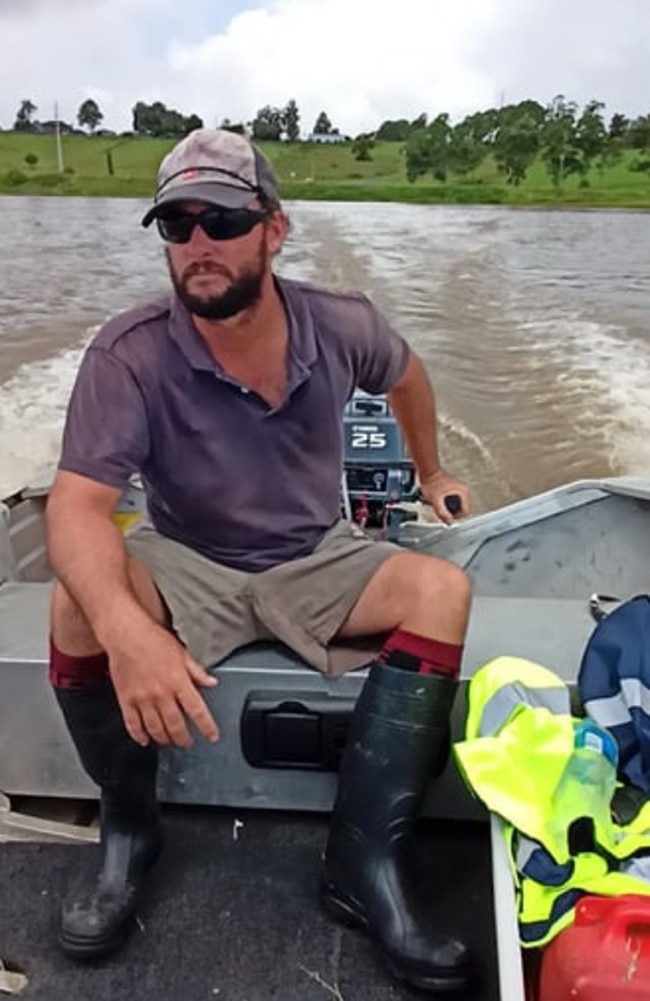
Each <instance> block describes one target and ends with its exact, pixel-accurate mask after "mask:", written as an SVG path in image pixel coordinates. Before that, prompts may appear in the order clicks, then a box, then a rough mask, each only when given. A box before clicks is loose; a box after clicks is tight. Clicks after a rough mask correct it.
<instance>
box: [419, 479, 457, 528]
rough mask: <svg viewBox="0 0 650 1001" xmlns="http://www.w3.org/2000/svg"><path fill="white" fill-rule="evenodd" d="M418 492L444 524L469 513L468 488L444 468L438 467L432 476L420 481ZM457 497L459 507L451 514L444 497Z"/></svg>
mask: <svg viewBox="0 0 650 1001" xmlns="http://www.w3.org/2000/svg"><path fill="white" fill-rule="evenodd" d="M420 493H421V494H422V498H423V500H424V501H425V502H426V503H427V504H430V505H431V507H432V508H433V510H434V511H435V513H436V514H437V516H438V518H440V520H441V521H444V523H445V525H451V523H452V522H453V521H455V519H456V518H464V517H466V516H467V515H468V514H469V490H468V488H467V487H466V486H465V484H464V483H461V482H460V480H456V479H454V477H453V476H449V474H448V473H446V472H445V471H444V469H439V470H438V472H437V473H434V474H433V476H429V477H427V479H426V480H423V481H422V482H421V483H420ZM452 496H456V497H458V499H459V501H460V508H459V510H458V511H455V512H454V513H453V514H452V513H451V511H449V510H448V508H447V507H446V506H445V497H452Z"/></svg>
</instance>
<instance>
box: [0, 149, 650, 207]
mask: <svg viewBox="0 0 650 1001" xmlns="http://www.w3.org/2000/svg"><path fill="white" fill-rule="evenodd" d="M61 143H62V152H63V163H64V168H65V169H64V172H63V173H59V171H58V163H57V149H56V141H55V138H54V136H44V135H24V134H21V133H15V132H0V194H38V195H42V194H53V195H82V196H92V195H103V196H119V197H129V196H133V197H148V196H149V195H151V193H152V191H153V189H154V186H155V176H156V171H157V167H158V163H159V162H160V160H161V158H162V157H163V156H164V154H165V153H166V152H167V151H168V150H169V149H171V147H172V146H173V145H174V140H171V139H144V138H140V137H135V136H134V137H123V138H119V137H99V136H98V137H94V136H64V137H62V140H61ZM261 146H262V149H263V150H264V152H265V153H266V154H267V156H268V157H269V159H270V160H271V161H272V163H273V165H274V167H275V170H276V172H277V175H278V178H279V181H280V187H281V191H282V194H283V197H284V198H286V199H328V200H352V201H405V202H406V201H408V202H448V203H455V204H470V203H485V204H504V205H546V206H553V205H557V206H562V205H566V206H585V207H588V206H602V207H605V206H608V207H618V208H650V178H649V177H648V176H647V175H644V174H640V173H634V172H631V171H630V170H629V169H628V167H629V163H630V161H631V160H632V158H633V154H631V153H628V154H627V155H626V157H625V159H624V160H622V161H621V162H620V163H619V164H617V165H616V166H614V167H610V168H608V169H607V170H605V171H603V172H602V173H599V172H597V171H596V170H594V171H593V172H592V175H591V176H590V178H589V186H588V187H580V185H579V183H578V181H577V179H574V178H572V179H570V180H569V181H567V183H566V184H565V186H564V188H563V190H562V191H561V192H559V193H558V192H556V191H555V190H554V189H553V185H552V184H551V181H550V180H549V178H548V175H547V174H546V171H545V168H544V165H543V164H542V163H536V164H535V165H534V166H533V168H532V169H531V170H530V171H529V175H528V177H527V178H526V181H525V182H524V183H523V184H521V185H520V186H519V188H513V187H511V186H508V185H507V184H505V183H504V181H503V178H502V177H501V175H500V174H499V173H498V171H497V170H496V168H495V166H494V164H493V163H492V162H491V161H490V160H486V161H485V162H484V163H483V164H482V165H481V167H480V168H479V169H478V170H476V171H475V172H474V173H473V174H471V175H469V177H468V178H467V179H466V180H463V181H460V180H457V179H452V180H450V181H448V182H447V183H445V184H442V183H440V182H437V181H434V180H433V179H432V178H420V179H419V180H418V181H416V182H415V183H414V184H410V183H409V182H408V181H407V180H406V171H405V162H404V155H403V151H402V144H401V143H378V144H377V145H376V147H375V148H374V150H373V151H372V160H370V161H368V162H366V163H363V162H358V161H357V160H355V159H354V157H353V155H352V152H351V149H350V146H349V145H340V146H325V145H322V146H320V145H316V144H311V143H293V144H288V143H266V144H264V143H262V144H261ZM30 154H31V157H30ZM33 157H36V158H37V159H36V162H35V163H32V164H30V163H29V159H33ZM26 158H27V159H26ZM109 163H110V165H112V169H113V173H112V174H111V173H110V170H109Z"/></svg>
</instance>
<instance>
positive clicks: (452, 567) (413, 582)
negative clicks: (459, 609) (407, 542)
mask: <svg viewBox="0 0 650 1001" xmlns="http://www.w3.org/2000/svg"><path fill="white" fill-rule="evenodd" d="M409 557H410V558H409V559H408V561H406V562H404V563H403V564H402V566H401V567H400V568H399V570H400V576H401V578H402V580H401V582H400V583H401V585H402V588H403V589H404V590H405V591H407V592H408V593H409V594H410V595H411V596H412V598H413V599H414V600H417V599H418V598H421V599H423V600H424V601H426V602H427V603H428V602H431V601H433V602H435V604H436V605H445V604H449V603H453V604H456V605H464V604H466V605H468V606H469V603H470V600H471V595H472V589H471V583H470V579H469V577H468V576H467V574H466V573H465V571H464V570H463V569H462V568H461V567H459V566H456V564H455V563H449V562H448V561H447V560H442V559H440V558H439V557H438V556H427V555H424V554H422V553H412V554H409ZM396 569H397V567H396Z"/></svg>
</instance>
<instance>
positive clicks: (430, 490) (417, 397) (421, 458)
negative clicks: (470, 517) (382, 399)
mask: <svg viewBox="0 0 650 1001" xmlns="http://www.w3.org/2000/svg"><path fill="white" fill-rule="evenodd" d="M388 401H389V403H390V407H391V410H392V411H393V413H394V414H395V417H396V418H397V422H398V424H399V426H400V428H401V430H402V433H403V435H404V438H405V440H406V446H407V448H408V451H409V455H410V456H411V458H412V459H413V462H414V463H415V468H416V469H417V472H418V477H419V480H420V489H421V491H422V494H423V496H424V499H425V500H426V501H427V502H428V503H429V504H431V506H432V507H433V509H434V511H435V512H436V514H437V515H438V517H439V518H440V519H441V520H442V521H444V522H447V523H449V522H451V521H453V520H454V515H452V514H451V513H450V512H449V510H448V509H447V507H446V505H445V497H448V496H450V495H456V496H458V497H459V498H460V505H461V506H460V511H458V513H457V515H455V516H460V517H462V516H463V515H466V514H468V512H469V491H468V489H467V487H466V486H465V484H464V483H461V482H460V481H459V480H457V479H455V477H453V476H450V475H449V473H447V472H446V471H445V470H444V469H443V468H442V466H441V465H440V457H439V454H438V427H437V414H436V399H435V394H434V390H433V386H432V385H431V381H430V379H429V376H428V375H427V373H426V371H425V368H424V365H423V364H422V362H421V360H420V358H419V357H418V355H417V354H415V352H414V351H412V352H411V354H410V356H409V361H408V364H407V366H406V370H405V372H404V374H403V376H402V378H401V379H400V381H399V382H398V383H397V385H396V386H394V387H393V389H392V390H391V391H390V392H389V394H388Z"/></svg>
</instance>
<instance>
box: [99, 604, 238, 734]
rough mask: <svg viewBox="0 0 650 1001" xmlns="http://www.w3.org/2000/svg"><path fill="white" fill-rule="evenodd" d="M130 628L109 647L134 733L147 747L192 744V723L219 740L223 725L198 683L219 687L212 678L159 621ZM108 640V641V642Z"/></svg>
mask: <svg viewBox="0 0 650 1001" xmlns="http://www.w3.org/2000/svg"><path fill="white" fill-rule="evenodd" d="M135 632H136V631H135V630H127V632H126V635H122V636H121V637H120V638H119V640H118V641H117V642H116V643H114V644H113V643H111V644H110V646H109V649H108V659H109V668H110V674H111V678H112V680H113V684H114V686H115V692H116V694H117V698H118V701H119V704H120V708H121V710H122V716H123V717H124V723H125V726H126V729H127V730H128V732H129V734H130V735H131V737H132V738H133V740H135V741H136V743H138V744H141V745H142V746H143V747H144V746H146V745H147V744H148V743H149V742H150V740H153V741H155V742H156V744H172V745H173V746H174V747H191V745H192V737H191V734H190V731H189V729H188V726H187V722H188V721H191V722H192V723H194V725H195V726H196V728H197V729H198V731H199V733H201V734H203V736H204V737H206V738H207V740H209V741H211V742H213V743H214V742H216V741H217V740H218V739H219V729H218V727H217V724H216V723H215V721H214V719H213V718H212V715H211V713H210V712H209V710H208V707H207V706H206V704H205V701H204V700H203V699H202V698H201V695H200V693H199V692H198V690H197V689H198V688H213V687H214V686H215V685H216V684H217V680H216V678H213V677H211V675H209V674H208V672H207V671H205V670H204V669H203V668H202V667H201V666H200V665H199V664H197V663H196V661H195V660H193V659H192V657H190V655H189V654H188V652H187V651H186V650H185V648H184V647H183V646H182V645H181V644H180V643H179V642H178V640H177V639H176V638H175V637H174V636H172V634H171V633H169V632H167V630H165V629H163V628H162V627H161V626H157V625H155V624H154V623H152V625H151V629H149V628H145V629H142V628H139V629H138V630H137V635H134V633H135ZM107 645H108V644H107Z"/></svg>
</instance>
